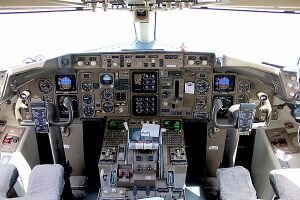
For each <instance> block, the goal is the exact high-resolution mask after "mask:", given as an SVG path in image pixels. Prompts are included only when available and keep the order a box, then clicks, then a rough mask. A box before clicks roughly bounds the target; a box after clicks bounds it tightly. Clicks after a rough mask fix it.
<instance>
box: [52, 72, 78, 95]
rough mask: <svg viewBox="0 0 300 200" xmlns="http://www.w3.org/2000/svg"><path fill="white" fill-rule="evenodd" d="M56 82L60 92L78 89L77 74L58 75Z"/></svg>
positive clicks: (57, 89)
mask: <svg viewBox="0 0 300 200" xmlns="http://www.w3.org/2000/svg"><path fill="white" fill-rule="evenodd" d="M55 83H56V91H58V92H74V91H76V77H75V75H56V76H55Z"/></svg>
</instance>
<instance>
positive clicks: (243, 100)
mask: <svg viewBox="0 0 300 200" xmlns="http://www.w3.org/2000/svg"><path fill="white" fill-rule="evenodd" d="M248 101H249V97H248V95H247V94H240V95H239V96H238V102H239V103H248Z"/></svg>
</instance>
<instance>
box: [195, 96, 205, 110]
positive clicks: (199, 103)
mask: <svg viewBox="0 0 300 200" xmlns="http://www.w3.org/2000/svg"><path fill="white" fill-rule="evenodd" d="M205 106H206V101H205V99H203V98H199V99H197V100H196V109H201V108H205Z"/></svg>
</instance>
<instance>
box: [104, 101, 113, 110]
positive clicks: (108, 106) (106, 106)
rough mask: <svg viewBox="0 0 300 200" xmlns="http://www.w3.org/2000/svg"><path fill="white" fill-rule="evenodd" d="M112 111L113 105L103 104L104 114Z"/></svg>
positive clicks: (109, 103)
mask: <svg viewBox="0 0 300 200" xmlns="http://www.w3.org/2000/svg"><path fill="white" fill-rule="evenodd" d="M112 110H113V104H112V103H111V102H105V103H104V104H103V111H104V112H112Z"/></svg>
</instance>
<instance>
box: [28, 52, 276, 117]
mask: <svg viewBox="0 0 300 200" xmlns="http://www.w3.org/2000/svg"><path fill="white" fill-rule="evenodd" d="M70 63H72V64H71V67H70V68H68V69H64V68H62V69H58V70H57V72H56V73H55V74H53V75H49V76H47V77H43V78H39V79H36V80H33V81H31V82H29V83H28V84H27V85H26V87H27V88H28V89H29V90H30V91H31V92H32V94H33V96H34V98H42V99H44V100H45V101H49V102H54V103H55V104H57V105H58V106H59V109H60V116H61V117H68V113H67V112H66V111H65V110H64V109H63V106H62V102H61V99H62V98H63V97H64V96H65V95H67V96H70V97H71V98H72V100H73V105H74V109H75V117H79V118H101V117H105V116H117V117H131V116H133V117H168V116H178V117H181V118H197V119H210V112H211V108H212V102H213V100H214V99H216V98H218V99H221V100H222V101H223V104H224V108H223V109H222V112H220V113H219V117H223V118H226V113H227V110H228V108H229V107H230V106H231V105H233V104H237V103H246V102H253V101H254V102H255V101H256V100H257V97H256V94H257V93H258V92H261V91H264V92H266V93H267V94H268V95H269V98H270V99H272V97H273V93H272V89H271V88H270V87H268V86H266V85H264V84H263V83H262V82H261V81H260V80H259V79H253V78H251V79H250V78H249V77H247V76H246V75H243V74H238V73H230V72H220V71H218V68H217V67H216V66H215V65H216V64H215V55H214V54H212V53H196V52H195V53H186V52H156V53H155V52H127V53H124V52H113V53H100V54H78V55H77V54H75V55H71V60H70ZM23 89H24V87H23Z"/></svg>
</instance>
